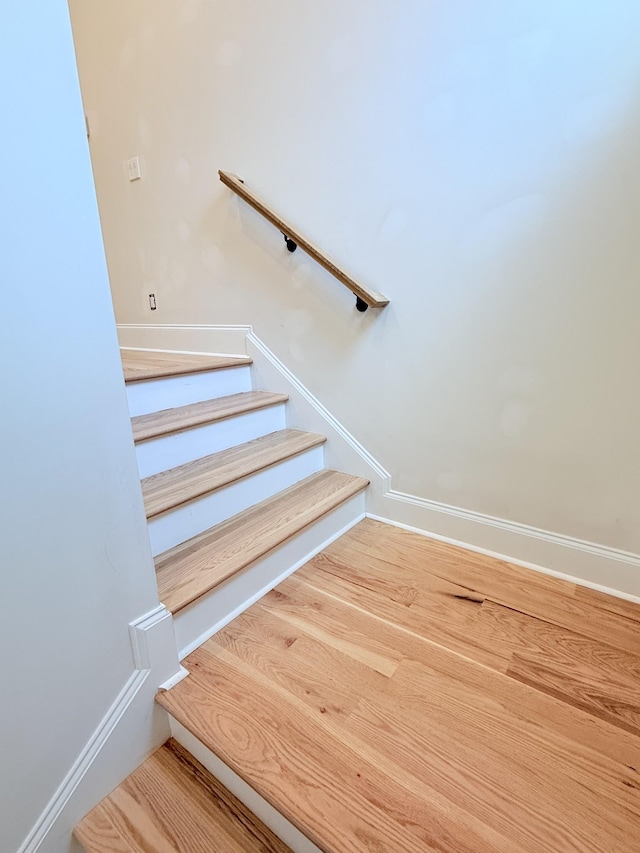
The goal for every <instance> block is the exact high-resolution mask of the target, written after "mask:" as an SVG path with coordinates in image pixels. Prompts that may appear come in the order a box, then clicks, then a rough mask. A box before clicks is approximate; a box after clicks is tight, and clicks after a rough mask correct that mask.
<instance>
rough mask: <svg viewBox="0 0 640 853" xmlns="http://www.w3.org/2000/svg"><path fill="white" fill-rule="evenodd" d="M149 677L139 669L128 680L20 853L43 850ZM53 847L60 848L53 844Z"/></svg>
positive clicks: (147, 672) (69, 827)
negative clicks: (76, 792) (43, 846)
mask: <svg viewBox="0 0 640 853" xmlns="http://www.w3.org/2000/svg"><path fill="white" fill-rule="evenodd" d="M148 678H149V670H136V671H135V672H134V673H133V674H132V675H131V676H130V678H129V679H128V680H127V683H126V684H125V685H124V687H123V688H122V690H121V691H120V694H119V695H118V696H117V698H116V700H115V701H114V703H113V704H112V705H111V707H110V708H109V710H108V711H107V713H106V714H105V716H104V718H103V719H102V720H101V722H100V724H99V725H98V727H97V729H96V730H95V731H94V733H93V735H92V736H91V739H90V741H89V742H88V743H87V745H86V746H85V748H84V749H83V750H82V752H81V753H80V755H79V756H78V758H77V759H76V760H75V762H74V764H73V766H72V768H71V770H70V771H69V772H68V773H67V775H66V777H65V778H64V779H63V781H62V783H61V784H60V787H59V788H58V790H57V791H56V792H55V794H54V795H53V797H52V798H51V800H50V801H49V803H48V804H47V806H46V807H45V809H44V811H43V812H42V814H41V815H40V817H39V819H38V821H37V822H36V824H35V826H34V827H33V829H32V830H31V832H30V833H29V835H28V836H27V838H26V839H25V840H24V842H23V843H22V845H21V846H20V848H19V849H18V851H17V853H35V851H37V850H40V848H41V847H42V845H43V844H44V843H45V841H46V840H47V839H48V837H49V835H50V833H51V832H52V830H53V829H54V827H55V825H56V823H57V822H58V820H59V818H60V817H61V816H62V815H63V813H64V811H65V809H66V807H67V806H68V805H69V803H70V801H71V799H72V797H73V794H74V793H75V791H76V790H77V789H78V786H79V785H80V783H81V782H82V781H83V780H84V778H85V776H86V774H87V772H88V771H89V769H90V768H91V766H92V765H93V763H94V762H95V761H96V759H97V757H98V756H99V754H100V753H101V751H102V749H103V747H104V746H105V744H106V743H107V741H108V740H109V738H110V737H111V735H112V734H113V732H114V731H115V729H116V727H117V726H118V725H119V723H120V722H121V721H122V719H123V718H124V717H125V715H126V714H127V712H128V710H129V709H130V707H131V706H132V705H133V703H134V702H135V700H136V698H137V697H138V696H139V695H140V693H141V691H142V689H143V687H144V685H145V682H146V681H147V679H148ZM107 793H108V790H107V791H105V795H106V794H107ZM83 814H84V812H82V814H78V816H77V818H76V820H77V819H79V818H80V817H82V815H83ZM76 820H72V821H69V822H67V823H68V824H70V825H68V826H67V832H70V830H71V829H72V828H73V825H74V824H75V823H76ZM52 849H56V848H55V847H53V848H52ZM57 849H61V848H57Z"/></svg>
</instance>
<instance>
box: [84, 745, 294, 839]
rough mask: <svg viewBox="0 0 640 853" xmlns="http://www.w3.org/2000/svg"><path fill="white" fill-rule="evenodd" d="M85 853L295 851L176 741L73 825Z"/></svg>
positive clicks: (160, 751)
mask: <svg viewBox="0 0 640 853" xmlns="http://www.w3.org/2000/svg"><path fill="white" fill-rule="evenodd" d="M75 836H76V838H77V839H78V841H80V843H81V844H82V846H83V847H84V849H85V850H86V851H87V853H291V850H290V849H289V847H287V845H286V844H284V843H283V842H282V841H280V839H279V838H277V837H276V836H275V835H274V834H273V832H271V830H270V829H269V828H268V827H267V826H265V825H264V824H263V823H262V821H261V820H259V819H258V818H257V817H256V816H255V815H254V814H252V813H251V812H250V811H249V810H248V809H247V808H246V807H245V806H244V805H243V804H242V803H241V802H240V801H239V800H237V799H236V798H235V797H234V796H233V794H231V793H230V792H229V791H227V789H226V788H224V787H223V786H222V785H221V784H220V783H219V782H218V781H217V780H216V779H214V777H213V776H211V774H210V773H209V772H208V771H207V770H206V769H205V768H204V767H203V766H202V765H201V764H199V763H198V762H197V761H196V760H195V759H194V758H193V757H192V756H191V755H190V754H189V753H188V752H187V751H186V750H185V749H183V747H181V746H180V744H178V743H176V742H175V741H173V740H170V741H167V743H166V744H165V745H164V746H163V747H161V748H160V749H159V750H157V752H155V753H154V754H153V755H152V756H151V757H150V758H148V759H147V760H146V761H145V762H144V764H143V765H142V766H141V767H139V768H138V769H137V770H136V771H134V772H133V773H132V774H131V776H129V777H128V778H127V779H125V780H124V782H122V784H120V785H118V787H117V788H116V789H115V791H112V792H111V794H109V796H108V797H106V798H105V799H104V800H103V801H102V802H101V803H99V804H98V805H97V806H96V807H95V808H94V809H92V810H91V812H89V814H88V815H87V816H86V817H85V818H84V819H83V820H82V821H81V822H80V823H79V824H78V826H77V827H76V828H75Z"/></svg>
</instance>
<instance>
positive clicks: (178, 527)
mask: <svg viewBox="0 0 640 853" xmlns="http://www.w3.org/2000/svg"><path fill="white" fill-rule="evenodd" d="M323 465H324V454H323V448H322V445H320V446H319V447H313V448H311V449H310V450H307V451H305V452H304V453H299V454H298V455H297V456H293V457H291V458H290V459H286V460H285V461H284V462H279V463H277V464H276V465H272V466H270V467H269V468H265V469H264V470H262V471H258V472H257V473H256V474H252V475H250V476H249V477H244V478H243V479H242V480H238V481H236V482H235V483H231V484H230V485H229V486H225V487H223V488H221V489H218V490H217V491H215V492H212V493H210V494H208V495H204V496H203V497H201V498H197V499H196V500H193V501H189V503H186V504H182V505H181V506H178V507H176V508H175V509H172V510H169V511H167V512H164V513H162V514H161V515H158V516H156V517H155V518H152V519H150V520H149V524H148V527H149V538H150V540H151V551H152V553H153V556H154V557H156V556H157V555H158V554H162V553H163V552H164V551H168V550H169V549H170V548H173V547H174V546H175V545H179V544H180V543H181V542H186V541H187V539H191V538H192V537H193V536H197V535H198V533H202V532H203V531H204V530H208V529H209V528H210V527H214V526H215V525H216V524H220V522H221V521H224V520H225V519H227V518H231V516H232V515H237V513H239V512H242V511H243V510H245V509H249V507H250V506H253V505H254V504H257V503H260V501H264V500H266V499H267V498H270V497H272V496H273V495H275V494H276V492H280V491H282V490H283V489H288V488H289V486H293V485H294V483H297V482H298V481H299V480H303V479H304V478H305V477H310V476H311V474H315V472H316V471H320V470H321V469H322V468H323Z"/></svg>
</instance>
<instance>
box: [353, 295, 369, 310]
mask: <svg viewBox="0 0 640 853" xmlns="http://www.w3.org/2000/svg"><path fill="white" fill-rule="evenodd" d="M368 307H369V306H368V305H367V303H366V302H365V301H364V299H360V297H359V296H356V311H366V310H367V308H368Z"/></svg>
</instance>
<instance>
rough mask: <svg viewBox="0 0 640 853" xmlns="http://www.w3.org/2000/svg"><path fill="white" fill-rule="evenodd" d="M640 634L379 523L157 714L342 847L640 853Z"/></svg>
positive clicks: (197, 673) (505, 571)
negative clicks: (172, 718)
mask: <svg viewBox="0 0 640 853" xmlns="http://www.w3.org/2000/svg"><path fill="white" fill-rule="evenodd" d="M639 622H640V607H637V606H636V605H634V604H631V603H629V602H621V601H619V600H613V601H612V600H610V599H609V598H608V597H607V596H604V595H602V594H601V593H594V594H593V595H592V594H591V593H590V592H589V591H586V590H582V589H578V588H576V586H575V585H574V584H571V583H568V582H566V581H559V580H556V579H554V578H552V577H549V576H546V575H542V574H539V573H535V572H532V571H528V570H525V569H522V568H519V567H516V566H511V565H508V564H506V563H503V562H500V561H498V560H495V559H492V558H490V557H485V556H482V555H477V554H473V553H470V552H468V551H465V550H463V549H460V548H455V547H453V546H450V545H445V544H443V543H440V542H434V541H432V540H429V539H427V538H425V537H421V536H418V535H416V534H413V533H408V532H406V531H403V530H399V529H396V528H393V527H389V526H386V525H383V524H381V523H379V522H375V521H372V520H369V519H367V520H365V521H363V522H361V523H360V524H359V525H357V526H356V527H355V528H353V530H351V531H350V532H349V533H347V534H345V535H344V536H343V537H341V538H340V539H339V540H337V541H336V542H334V543H333V544H332V545H330V546H329V547H328V548H327V549H326V550H325V551H324V552H323V553H322V554H319V555H318V556H317V557H315V558H314V559H312V560H311V561H310V562H309V563H308V564H307V565H306V566H304V567H303V568H302V569H300V570H299V571H298V572H296V574H295V575H294V576H292V577H291V578H289V579H288V580H287V581H285V582H284V583H283V584H281V585H280V586H279V587H277V588H276V589H275V590H273V591H272V592H271V593H269V594H268V595H267V596H266V597H265V598H263V599H262V600H261V601H260V602H258V603H257V604H255V605H253V606H252V607H251V608H250V609H249V610H248V611H246V612H245V614H243V615H242V616H241V617H239V618H238V619H236V620H234V622H232V623H230V624H229V625H228V626H227V627H226V628H224V629H223V630H222V631H221V632H220V633H218V634H217V635H216V636H214V637H213V638H212V639H211V640H209V641H207V643H205V644H204V646H202V647H201V648H200V649H198V650H197V651H196V652H194V653H193V654H192V655H190V656H189V657H188V658H187V659H186V661H185V665H186V667H187V668H188V669H189V670H190V672H191V675H190V676H189V678H187V679H185V680H184V681H183V682H181V683H180V684H179V685H177V686H176V687H175V688H174V689H173V690H171V691H169V692H167V693H163V694H161V695H160V696H159V699H158V701H159V702H160V703H161V704H162V705H163V706H164V707H165V708H167V709H168V710H169V711H170V712H171V713H172V714H174V715H175V716H176V717H177V718H178V719H179V721H180V722H181V723H182V724H183V725H185V726H186V727H187V728H188V729H190V730H191V731H192V732H193V733H194V734H195V735H196V737H198V738H199V739H200V740H201V741H203V742H204V743H205V744H206V745H207V746H209V748H210V749H212V750H213V751H214V752H216V753H217V754H218V755H219V756H220V757H221V758H222V759H223V761H225V762H226V763H227V764H228V765H229V766H231V767H232V768H233V769H234V770H235V771H236V772H237V773H239V774H240V775H241V776H242V777H243V778H245V779H246V780H247V781H248V782H249V784H250V785H252V787H254V788H255V789H256V790H258V791H259V793H260V794H262V796H264V797H265V798H266V799H267V800H268V801H270V802H271V803H272V804H273V805H274V806H275V807H276V808H277V809H278V810H279V811H281V812H282V813H283V814H285V815H286V816H287V817H288V818H289V820H291V821H292V822H293V823H294V824H296V825H297V826H298V827H299V828H300V829H302V831H303V832H305V833H307V834H308V836H309V837H310V838H311V839H312V840H313V841H314V842H315V843H316V844H317V845H318V846H319V847H320V848H321V849H322V850H325V851H328V852H329V853H351V851H353V853H365V851H367V853H370V851H374V850H380V851H383V850H384V851H396V850H397V851H403V853H406V851H415V853H421V851H439V853H485V851H486V853H496V851H500V853H525V851H526V853H567V852H568V851H580V853H632V851H635V850H640V654H639V652H640V645H639V636H638V635H639V634H640V624H639Z"/></svg>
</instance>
